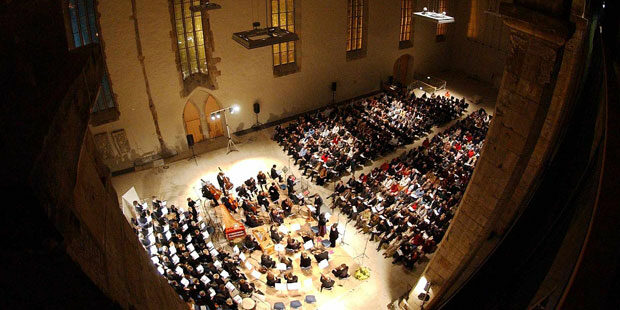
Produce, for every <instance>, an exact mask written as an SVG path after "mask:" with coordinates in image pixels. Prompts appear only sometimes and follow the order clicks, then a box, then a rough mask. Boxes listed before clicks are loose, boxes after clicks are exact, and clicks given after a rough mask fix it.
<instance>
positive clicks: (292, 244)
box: [286, 235, 301, 251]
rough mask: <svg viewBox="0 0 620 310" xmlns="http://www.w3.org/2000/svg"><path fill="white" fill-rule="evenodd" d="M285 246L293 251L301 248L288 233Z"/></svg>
mask: <svg viewBox="0 0 620 310" xmlns="http://www.w3.org/2000/svg"><path fill="white" fill-rule="evenodd" d="M286 248H287V249H290V250H293V251H297V250H299V249H300V248H301V244H300V243H299V241H297V240H295V239H293V238H292V237H291V236H290V235H289V236H288V238H287V239H286Z"/></svg>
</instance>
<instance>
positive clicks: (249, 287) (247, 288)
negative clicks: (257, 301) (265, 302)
mask: <svg viewBox="0 0 620 310" xmlns="http://www.w3.org/2000/svg"><path fill="white" fill-rule="evenodd" d="M254 288H255V286H254V283H252V284H250V283H248V282H247V281H245V280H243V279H242V280H239V291H241V293H244V294H247V295H250V294H252V292H254Z"/></svg>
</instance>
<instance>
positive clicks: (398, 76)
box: [394, 54, 413, 86]
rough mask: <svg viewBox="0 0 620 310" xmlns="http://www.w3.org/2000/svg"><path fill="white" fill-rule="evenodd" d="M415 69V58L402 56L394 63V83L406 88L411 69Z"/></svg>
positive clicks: (407, 55) (406, 55)
mask: <svg viewBox="0 0 620 310" xmlns="http://www.w3.org/2000/svg"><path fill="white" fill-rule="evenodd" d="M412 67H413V57H412V56H411V55H409V54H405V55H402V56H400V57H398V59H396V62H395V63H394V82H397V83H400V85H402V86H406V85H407V82H408V77H409V71H410V68H412Z"/></svg>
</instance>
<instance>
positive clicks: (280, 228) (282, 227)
mask: <svg viewBox="0 0 620 310" xmlns="http://www.w3.org/2000/svg"><path fill="white" fill-rule="evenodd" d="M278 230H279V231H280V232H282V233H283V234H285V235H286V234H288V228H287V227H286V225H284V224H282V225H280V227H278Z"/></svg>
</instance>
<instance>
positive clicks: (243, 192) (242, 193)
mask: <svg viewBox="0 0 620 310" xmlns="http://www.w3.org/2000/svg"><path fill="white" fill-rule="evenodd" d="M237 195H238V196H239V197H243V198H246V199H250V193H249V192H248V188H247V187H246V186H245V183H241V186H239V187H237Z"/></svg>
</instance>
